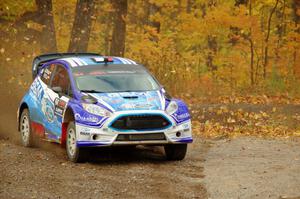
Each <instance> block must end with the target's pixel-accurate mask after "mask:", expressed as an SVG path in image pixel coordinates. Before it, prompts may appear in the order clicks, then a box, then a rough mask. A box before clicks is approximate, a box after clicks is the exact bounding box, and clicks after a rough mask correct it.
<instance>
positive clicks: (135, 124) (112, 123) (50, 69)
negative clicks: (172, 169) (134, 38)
mask: <svg viewBox="0 0 300 199" xmlns="http://www.w3.org/2000/svg"><path fill="white" fill-rule="evenodd" d="M32 73H33V78H34V81H33V83H32V85H31V86H30V89H29V91H28V92H27V93H26V94H25V96H24V97H23V99H22V101H21V103H20V107H19V109H18V115H17V116H18V124H19V131H20V134H21V138H22V143H23V145H24V146H32V145H33V143H34V140H35V138H36V137H40V138H42V139H44V140H48V141H51V142H57V143H60V144H62V145H65V146H66V151H67V155H68V158H69V159H70V160H71V161H73V162H81V161H84V160H85V158H86V157H87V155H88V154H87V153H88V150H87V149H88V148H91V147H105V146H114V145H133V146H135V145H160V146H164V149H165V154H166V157H167V159H169V160H182V159H183V158H184V157H185V154H186V150H187V143H191V142H192V141H193V139H192V129H191V117H190V114H189V111H188V108H187V106H186V105H185V103H184V102H183V101H181V100H178V99H174V98H171V97H170V96H169V95H168V94H167V93H166V91H165V90H164V88H163V87H162V86H161V85H160V84H159V83H158V82H157V80H156V79H155V78H154V77H153V76H152V75H151V74H150V73H149V72H148V70H147V69H146V68H145V67H144V66H142V65H140V64H138V63H136V62H134V61H132V60H130V59H125V58H120V57H105V56H100V55H99V54H94V53H63V54H46V55H41V56H38V57H36V58H35V59H34V61H33V66H32Z"/></svg>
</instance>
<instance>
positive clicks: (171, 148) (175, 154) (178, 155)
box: [164, 144, 187, 160]
mask: <svg viewBox="0 0 300 199" xmlns="http://www.w3.org/2000/svg"><path fill="white" fill-rule="evenodd" d="M164 148H165V154H166V157H167V159H168V160H183V159H184V157H185V155H186V151H187V144H169V145H165V146H164Z"/></svg>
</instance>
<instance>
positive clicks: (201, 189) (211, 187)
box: [0, 137, 300, 199]
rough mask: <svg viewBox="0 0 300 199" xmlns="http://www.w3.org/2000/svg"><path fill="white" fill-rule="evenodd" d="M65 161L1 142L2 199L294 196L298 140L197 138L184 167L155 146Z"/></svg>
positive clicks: (299, 164) (298, 191)
mask: <svg viewBox="0 0 300 199" xmlns="http://www.w3.org/2000/svg"><path fill="white" fill-rule="evenodd" d="M91 157H92V160H91V161H89V162H88V163H83V164H74V163H71V162H68V161H67V160H66V157H65V152H64V149H62V148H61V147H59V146H58V145H56V144H46V145H43V146H42V147H40V148H24V147H22V146H19V145H18V144H15V143H12V142H11V141H10V140H6V139H2V140H0V198H212V199H219V198H224V199H227V198H228V199H229V198H234V199H235V198H276V199H277V198H289V199H292V198H293V199H296V198H300V142H299V140H298V141H297V140H294V141H292V140H265V139H258V138H253V137H252V138H249V137H248V138H236V139H233V140H215V141H214V140H201V139H196V141H195V142H194V143H193V144H192V145H190V147H189V153H188V155H187V157H186V159H185V160H184V161H180V162H168V161H166V160H165V159H164V155H163V151H162V150H161V149H160V148H159V147H154V148H153V147H139V148H137V149H135V150H124V149H123V148H115V149H101V150H97V151H94V153H93V154H92V155H91Z"/></svg>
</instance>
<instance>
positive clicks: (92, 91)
mask: <svg viewBox="0 0 300 199" xmlns="http://www.w3.org/2000/svg"><path fill="white" fill-rule="evenodd" d="M80 91H81V92H86V93H104V92H103V91H97V90H93V89H91V90H80Z"/></svg>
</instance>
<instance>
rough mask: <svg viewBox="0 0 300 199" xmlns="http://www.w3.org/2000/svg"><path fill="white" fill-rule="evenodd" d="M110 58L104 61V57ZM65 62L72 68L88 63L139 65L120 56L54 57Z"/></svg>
mask: <svg viewBox="0 0 300 199" xmlns="http://www.w3.org/2000/svg"><path fill="white" fill-rule="evenodd" d="M108 58H109V59H110V61H107V60H106V62H105V61H104V59H108ZM56 60H61V61H65V62H67V63H68V64H69V65H70V66H71V67H72V68H75V67H83V66H88V65H99V66H100V65H115V64H116V65H139V64H138V63H136V62H135V61H133V60H131V59H127V58H122V57H105V56H74V57H66V58H61V59H56Z"/></svg>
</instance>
